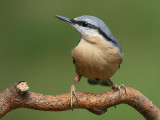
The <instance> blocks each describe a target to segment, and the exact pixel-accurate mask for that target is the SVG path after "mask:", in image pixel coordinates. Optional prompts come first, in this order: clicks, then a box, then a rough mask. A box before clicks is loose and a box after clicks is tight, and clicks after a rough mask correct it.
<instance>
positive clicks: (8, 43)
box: [0, 0, 160, 120]
mask: <svg viewBox="0 0 160 120" xmlns="http://www.w3.org/2000/svg"><path fill="white" fill-rule="evenodd" d="M159 6H160V1H158V0H152V1H149V0H134V1H133V0H132V1H129V0H114V1H113V0H99V1H98V0H97V1H96V0H95V1H93V0H81V1H75V0H0V91H3V90H5V89H6V88H8V87H10V86H11V85H13V84H14V83H16V82H18V81H20V80H25V81H27V82H28V84H29V87H30V91H34V92H39V93H43V94H50V95H56V94H62V93H66V92H69V89H70V86H71V85H72V84H73V77H74V73H75V70H74V65H73V63H72V57H71V50H72V49H73V48H74V46H75V45H76V44H77V42H78V41H79V39H80V36H79V34H78V33H77V32H76V31H75V30H74V29H73V28H72V27H70V26H69V25H68V24H66V23H63V22H62V21H59V20H58V19H57V18H55V17H54V15H55V14H58V15H63V16H66V17H77V16H81V15H85V14H87V15H93V16H97V17H99V18H101V19H102V20H103V21H104V22H105V23H106V24H107V25H108V27H109V28H110V30H111V31H112V33H113V35H114V36H115V37H116V38H117V39H118V40H119V42H120V43H121V46H122V50H123V54H124V61H123V64H122V65H121V68H120V70H119V71H118V72H117V73H116V74H115V75H114V76H113V77H112V80H113V81H114V82H115V83H117V84H122V83H123V84H125V85H126V86H130V87H133V88H135V89H137V90H139V91H141V92H142V93H143V94H144V95H146V96H147V97H148V98H150V99H151V100H152V102H153V103H154V104H155V105H157V106H158V107H160V102H159V99H160V95H159V93H158V91H160V87H159V85H160V80H159V78H160V74H159V67H160V47H159V45H160V12H159V11H160V7H159ZM76 90H77V91H84V92H91V93H100V92H104V91H106V90H110V88H106V87H102V86H91V85H89V84H87V80H86V79H85V78H83V79H82V80H81V81H80V82H79V83H78V84H76ZM2 119H3V120H22V119H23V120H28V119H31V120H33V119H38V120H44V119H45V120H51V119H54V120H63V119H65V120H75V119H76V120H82V119H85V120H104V119H108V120H111V119H112V120H117V119H119V120H120V119H130V120H135V119H136V120H142V119H144V118H143V117H142V116H141V115H140V114H139V113H138V112H137V111H136V110H134V108H132V107H130V106H128V105H125V104H121V105H118V106H117V108H116V109H115V108H114V107H112V108H109V109H108V112H107V113H105V114H104V115H101V116H97V115H94V114H92V113H90V112H88V111H86V110H82V109H76V110H74V111H73V112H72V111H71V110H69V111H64V112H45V111H35V110H30V109H23V108H21V109H16V110H14V111H11V112H10V113H8V114H7V115H6V116H4V117H3V118H2Z"/></svg>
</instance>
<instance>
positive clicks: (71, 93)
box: [69, 73, 81, 110]
mask: <svg viewBox="0 0 160 120" xmlns="http://www.w3.org/2000/svg"><path fill="white" fill-rule="evenodd" d="M80 79H81V77H80V75H79V74H78V73H76V74H75V76H74V83H73V85H72V86H71V89H70V92H69V103H70V105H71V109H72V110H73V107H72V103H73V97H72V95H74V96H75V98H76V101H77V102H78V99H77V94H76V92H75V90H76V89H75V84H76V82H79V81H80Z"/></svg>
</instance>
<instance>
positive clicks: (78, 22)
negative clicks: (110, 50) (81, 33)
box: [71, 19, 118, 47]
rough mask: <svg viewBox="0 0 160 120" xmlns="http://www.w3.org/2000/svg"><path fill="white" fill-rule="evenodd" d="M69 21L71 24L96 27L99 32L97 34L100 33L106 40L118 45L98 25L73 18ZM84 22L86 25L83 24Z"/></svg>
mask: <svg viewBox="0 0 160 120" xmlns="http://www.w3.org/2000/svg"><path fill="white" fill-rule="evenodd" d="M71 22H72V23H73V24H78V25H79V26H83V27H88V28H91V29H96V30H97V31H98V32H99V34H101V35H102V36H103V37H104V38H106V39H107V40H108V41H110V42H112V43H113V44H114V45H115V46H117V47H118V43H117V42H116V41H115V40H113V39H112V38H110V37H109V36H108V35H106V34H105V33H104V32H103V31H102V30H101V29H100V28H99V27H96V26H95V25H93V24H90V23H87V22H84V21H76V20H74V19H72V20H71ZM84 23H85V24H87V25H84Z"/></svg>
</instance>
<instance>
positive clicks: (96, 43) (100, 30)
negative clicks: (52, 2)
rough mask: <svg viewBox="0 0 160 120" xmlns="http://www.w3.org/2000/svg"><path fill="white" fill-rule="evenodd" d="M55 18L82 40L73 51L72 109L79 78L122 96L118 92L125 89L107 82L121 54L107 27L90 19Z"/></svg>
mask: <svg viewBox="0 0 160 120" xmlns="http://www.w3.org/2000/svg"><path fill="white" fill-rule="evenodd" d="M55 16H56V17H57V18H58V19H60V20H62V21H64V22H66V23H68V24H69V25H71V26H72V27H73V28H75V29H76V30H77V31H78V32H79V34H80V37H81V39H80V40H79V42H78V44H77V45H76V47H75V48H74V49H73V50H72V58H73V63H74V65H75V71H76V72H75V76H74V83H73V85H72V86H71V88H70V91H69V102H70V105H71V108H72V107H73V106H72V104H73V100H72V99H73V97H72V95H74V96H75V98H76V100H77V101H78V98H77V94H76V92H75V84H76V83H77V82H79V81H80V79H81V77H85V78H88V83H89V84H92V85H97V84H99V85H103V86H111V87H112V89H114V90H119V92H120V96H121V94H122V93H121V89H125V86H124V85H123V84H121V85H116V84H114V83H113V82H112V81H111V80H110V78H111V77H112V76H113V75H114V74H115V72H116V71H117V70H118V69H119V68H120V64H121V63H122V61H123V53H122V49H121V45H120V43H119V42H118V40H117V39H116V38H115V37H114V36H113V35H112V33H111V31H110V30H109V28H108V27H107V25H106V24H105V23H104V22H103V21H102V20H101V19H99V18H97V17H95V16H90V15H83V16H79V17H75V18H68V17H64V16H60V15H55ZM125 91H126V89H125Z"/></svg>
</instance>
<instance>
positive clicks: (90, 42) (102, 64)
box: [72, 37, 121, 79]
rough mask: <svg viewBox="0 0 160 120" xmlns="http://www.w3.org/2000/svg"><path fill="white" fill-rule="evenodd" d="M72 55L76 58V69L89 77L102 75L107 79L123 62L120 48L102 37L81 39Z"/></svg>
mask: <svg viewBox="0 0 160 120" xmlns="http://www.w3.org/2000/svg"><path fill="white" fill-rule="evenodd" d="M72 57H73V59H74V60H75V66H76V71H77V72H78V73H79V74H81V75H82V76H85V77H88V78H94V77H99V78H100V77H101V78H104V79H105V78H106V77H107V76H108V77H109V76H111V74H113V73H114V72H115V71H116V70H117V69H118V66H119V64H120V63H121V54H120V52H119V50H118V48H116V47H114V46H112V45H110V43H109V42H107V41H105V40H102V38H101V37H94V38H91V39H87V40H84V39H81V41H80V42H79V44H78V45H77V46H76V47H75V48H74V49H73V51H72ZM107 71H109V72H107ZM103 72H104V73H103ZM96 74H98V75H96ZM104 74H105V75H104ZM107 74H108V75H107ZM94 75H95V76H94ZM106 75H107V76H106Z"/></svg>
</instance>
